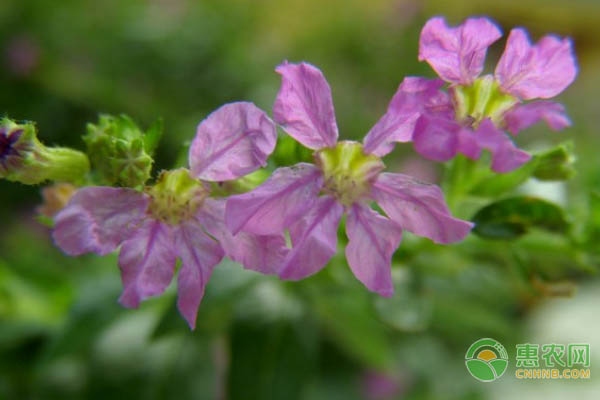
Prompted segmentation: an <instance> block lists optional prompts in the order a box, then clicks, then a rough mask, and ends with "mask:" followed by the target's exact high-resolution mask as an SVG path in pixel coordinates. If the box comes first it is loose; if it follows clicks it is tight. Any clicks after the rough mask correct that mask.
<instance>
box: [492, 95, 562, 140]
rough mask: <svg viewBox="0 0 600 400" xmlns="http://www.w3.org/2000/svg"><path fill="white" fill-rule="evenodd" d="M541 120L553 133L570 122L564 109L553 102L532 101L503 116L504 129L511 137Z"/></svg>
mask: <svg viewBox="0 0 600 400" xmlns="http://www.w3.org/2000/svg"><path fill="white" fill-rule="evenodd" d="M542 119H543V120H544V121H546V124H548V126H549V127H550V129H552V130H554V131H559V130H561V129H563V128H566V127H567V126H570V125H571V120H570V119H569V117H568V116H567V114H566V113H565V107H564V106H563V105H562V104H559V103H555V102H553V101H533V102H531V103H527V104H522V105H518V106H516V107H514V108H513V109H511V110H509V111H508V112H507V113H506V114H504V123H505V124H506V128H507V129H508V130H509V131H510V133H512V134H513V135H516V134H517V133H519V132H520V131H522V130H524V129H527V128H529V127H530V126H532V125H534V124H536V123H537V122H538V121H540V120H542Z"/></svg>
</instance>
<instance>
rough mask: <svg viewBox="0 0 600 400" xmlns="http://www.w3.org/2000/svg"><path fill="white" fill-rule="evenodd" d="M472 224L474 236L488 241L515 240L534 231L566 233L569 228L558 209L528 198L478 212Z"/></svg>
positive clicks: (560, 210)
mask: <svg viewBox="0 0 600 400" xmlns="http://www.w3.org/2000/svg"><path fill="white" fill-rule="evenodd" d="M472 220H473V222H475V228H474V229H473V232H475V233H476V234H477V235H479V236H482V237H485V238H489V239H514V238H517V237H519V236H521V235H523V234H525V233H527V231H528V230H529V229H530V228H533V227H536V228H541V229H545V230H548V231H551V232H558V233H564V232H566V231H567V229H568V226H569V224H568V222H567V220H566V218H565V215H564V212H563V210H562V209H561V208H560V207H559V206H557V205H555V204H553V203H550V202H549V201H546V200H542V199H538V198H535V197H529V196H521V197H513V198H509V199H504V200H500V201H498V202H495V203H492V204H490V205H488V206H486V207H484V208H482V209H481V210H479V211H478V212H477V213H476V214H475V216H474V217H473V219H472Z"/></svg>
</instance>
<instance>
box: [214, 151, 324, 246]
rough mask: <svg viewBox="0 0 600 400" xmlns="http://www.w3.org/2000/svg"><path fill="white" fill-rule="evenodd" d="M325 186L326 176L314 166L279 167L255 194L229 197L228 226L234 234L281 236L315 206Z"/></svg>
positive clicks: (252, 192)
mask: <svg viewBox="0 0 600 400" xmlns="http://www.w3.org/2000/svg"><path fill="white" fill-rule="evenodd" d="M322 186H323V175H322V173H321V171H320V170H319V169H318V168H317V167H315V166H314V165H312V164H307V163H300V164H297V165H294V166H292V167H286V168H278V169H277V170H275V172H273V175H271V177H270V178H269V179H267V180H266V181H265V182H264V183H263V184H262V185H260V186H259V187H257V188H256V189H254V190H253V191H251V192H248V193H244V194H240V195H236V196H231V197H229V198H228V200H227V207H226V212H225V222H226V224H227V227H228V228H229V230H231V232H233V234H237V233H238V232H239V231H240V230H244V231H246V232H251V233H256V234H259V235H268V234H279V233H281V232H283V231H284V229H286V228H287V227H289V226H290V225H292V224H293V223H294V222H295V221H296V220H297V219H298V218H300V217H301V216H302V215H303V214H304V213H305V212H306V211H307V210H308V209H309V208H310V207H311V206H312V205H313V204H314V202H315V200H316V199H317V196H318V194H319V191H320V190H321V187H322Z"/></svg>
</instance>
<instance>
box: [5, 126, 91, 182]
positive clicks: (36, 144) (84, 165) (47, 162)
mask: <svg viewBox="0 0 600 400" xmlns="http://www.w3.org/2000/svg"><path fill="white" fill-rule="evenodd" d="M89 169H90V163H89V160H88V158H87V156H86V155H85V154H84V153H82V152H80V151H77V150H73V149H69V148H65V147H46V146H44V145H43V144H42V143H41V142H40V141H39V140H38V138H37V133H36V129H35V125H34V124H33V122H28V123H25V124H17V123H16V122H14V121H12V120H10V119H8V118H4V119H2V120H1V121H0V178H3V179H6V180H9V181H14V182H21V183H24V184H27V185H35V184H39V183H43V182H45V181H59V182H72V183H82V182H83V181H84V179H85V177H86V175H87V173H88V172H89Z"/></svg>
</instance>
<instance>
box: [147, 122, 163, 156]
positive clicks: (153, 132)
mask: <svg viewBox="0 0 600 400" xmlns="http://www.w3.org/2000/svg"><path fill="white" fill-rule="evenodd" d="M163 132H164V120H163V119H162V118H159V119H157V120H156V121H154V123H153V124H152V125H151V126H150V128H149V129H148V130H147V131H146V134H145V135H144V149H145V150H146V153H148V154H149V155H151V156H152V155H154V151H155V150H156V148H157V147H158V143H159V142H160V139H161V137H162V135H163Z"/></svg>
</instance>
